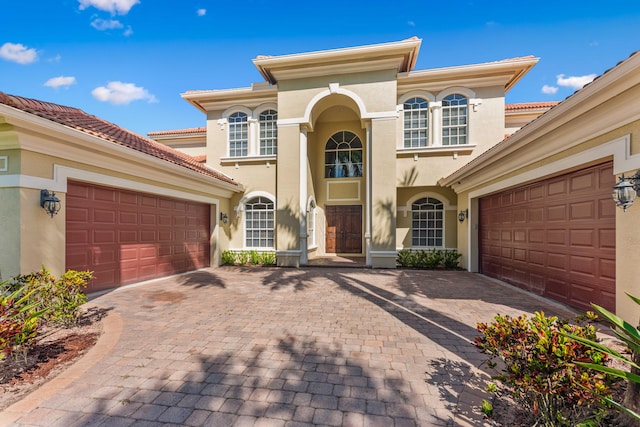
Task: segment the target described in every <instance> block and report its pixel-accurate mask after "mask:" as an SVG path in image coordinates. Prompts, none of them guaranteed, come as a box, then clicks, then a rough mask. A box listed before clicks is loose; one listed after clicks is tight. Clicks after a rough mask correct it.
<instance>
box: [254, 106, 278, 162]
mask: <svg viewBox="0 0 640 427" xmlns="http://www.w3.org/2000/svg"><path fill="white" fill-rule="evenodd" d="M277 122H278V112H277V111H275V110H266V111H263V112H262V113H260V116H258V123H259V125H260V155H261V156H270V155H274V154H277V153H278V145H277V144H278V125H277Z"/></svg>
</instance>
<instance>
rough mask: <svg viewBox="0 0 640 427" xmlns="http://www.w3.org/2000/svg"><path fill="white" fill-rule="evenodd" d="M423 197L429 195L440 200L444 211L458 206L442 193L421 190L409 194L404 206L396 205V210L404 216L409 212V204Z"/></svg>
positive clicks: (453, 209)
mask: <svg viewBox="0 0 640 427" xmlns="http://www.w3.org/2000/svg"><path fill="white" fill-rule="evenodd" d="M425 197H431V198H432V199H438V200H440V201H441V202H442V204H443V206H444V210H445V211H455V210H458V206H457V205H454V204H452V203H451V200H449V199H448V198H447V197H446V196H443V195H442V194H440V193H436V192H434V191H422V192H420V193H418V194H414V195H413V196H411V197H410V198H409V200H407V203H406V204H405V205H404V206H398V208H397V211H398V212H402V213H403V215H404V217H405V218H406V217H407V215H408V214H409V213H410V212H411V205H413V204H414V202H415V201H416V200H420V199H423V198H425Z"/></svg>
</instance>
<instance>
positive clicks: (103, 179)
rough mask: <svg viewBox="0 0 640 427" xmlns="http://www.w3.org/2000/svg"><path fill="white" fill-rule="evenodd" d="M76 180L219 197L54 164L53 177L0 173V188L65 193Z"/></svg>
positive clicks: (198, 198) (203, 199) (205, 200)
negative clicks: (68, 186)
mask: <svg viewBox="0 0 640 427" xmlns="http://www.w3.org/2000/svg"><path fill="white" fill-rule="evenodd" d="M69 179H71V180H78V181H83V182H88V183H91V184H98V185H104V186H108V187H116V188H122V189H124V190H131V191H139V192H141V193H150V194H156V195H163V196H167V197H173V198H176V199H183V200H189V201H193V202H200V203H207V204H211V205H217V204H219V203H220V200H219V199H216V198H214V197H207V196H201V195H197V194H191V193H187V192H184V191H180V190H174V189H171V188H166V187H160V186H157V185H151V184H146V183H142V182H137V181H132V180H130V179H125V178H119V177H116V176H111V175H103V174H100V173H96V172H89V171H85V170H82V169H75V168H71V167H68V166H61V165H54V166H53V179H47V178H40V177H36V176H30V175H0V188H4V187H20V188H31V189H37V190H40V189H43V188H46V189H48V190H51V191H55V192H60V193H66V192H67V184H68V180H69Z"/></svg>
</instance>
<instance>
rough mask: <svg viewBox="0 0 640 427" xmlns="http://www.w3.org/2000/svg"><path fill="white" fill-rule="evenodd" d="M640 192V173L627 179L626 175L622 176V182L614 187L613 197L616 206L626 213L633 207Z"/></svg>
mask: <svg viewBox="0 0 640 427" xmlns="http://www.w3.org/2000/svg"><path fill="white" fill-rule="evenodd" d="M639 192H640V171H638V172H636V173H635V175H632V176H630V177H625V176H624V174H622V175H621V176H620V182H618V183H617V184H616V185H614V186H613V191H612V192H611V196H612V197H613V201H614V202H616V206H618V207H620V208H622V210H623V211H625V212H626V210H627V208H629V207H631V205H633V202H634V200H635V199H636V197H638V193H639Z"/></svg>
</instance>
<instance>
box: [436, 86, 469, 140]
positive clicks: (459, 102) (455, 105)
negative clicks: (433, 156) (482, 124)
mask: <svg viewBox="0 0 640 427" xmlns="http://www.w3.org/2000/svg"><path fill="white" fill-rule="evenodd" d="M467 104H468V102H467V98H466V97H465V96H464V95H460V94H458V93H454V94H451V95H449V96H447V97H445V98H444V99H443V100H442V145H460V144H467V123H468V116H469V109H468V108H467Z"/></svg>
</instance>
